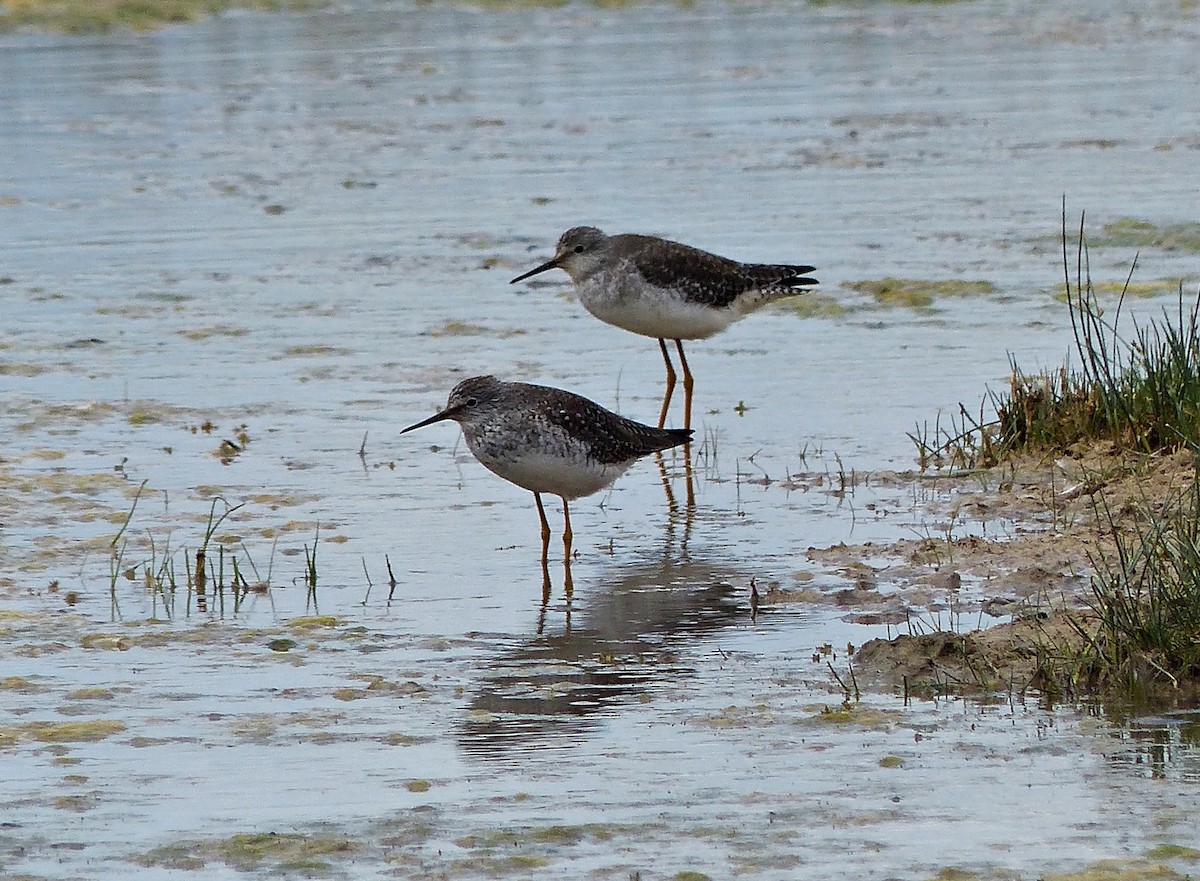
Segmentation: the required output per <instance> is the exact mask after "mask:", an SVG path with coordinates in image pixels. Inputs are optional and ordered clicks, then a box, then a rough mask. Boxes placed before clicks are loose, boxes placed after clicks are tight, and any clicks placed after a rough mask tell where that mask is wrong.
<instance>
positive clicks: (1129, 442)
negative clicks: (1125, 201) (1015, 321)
mask: <svg viewBox="0 0 1200 881" xmlns="http://www.w3.org/2000/svg"><path fill="white" fill-rule="evenodd" d="M1110 227H1111V225H1110ZM1105 230H1106V232H1110V228H1109V227H1106V228H1105ZM1062 239H1063V269H1064V276H1065V282H1066V291H1067V306H1068V309H1069V311H1070V319H1071V327H1072V330H1073V333H1074V343H1075V355H1076V356H1077V358H1078V362H1079V363H1078V366H1072V365H1069V364H1068V365H1064V366H1063V367H1061V368H1059V369H1057V370H1054V371H1043V372H1041V373H1039V374H1035V375H1029V374H1025V373H1022V372H1021V370H1020V369H1019V368H1018V366H1017V365H1016V363H1015V361H1014V362H1013V363H1012V378H1011V381H1010V384H1009V387H1008V389H1007V390H1005V391H1003V392H992V393H990V394H989V395H988V397H987V398H986V399H985V400H984V401H983V403H982V404H981V405H980V408H979V412H980V414H981V415H980V417H979V418H978V419H976V418H973V417H972V416H971V415H970V414H969V413H968V411H967V409H966V408H965V407H962V406H960V410H959V415H958V417H957V418H955V419H952V420H951V424H950V427H949V428H944V427H943V426H942V425H941V424H940V422H939V423H938V424H936V425H935V426H934V427H933V428H932V429H930V428H929V427H928V426H922V427H919V428H918V430H917V432H916V433H914V434H913V435H911V437H912V439H913V441H914V443H915V444H916V446H917V449H918V454H919V457H920V461H921V465H922V467H923V468H927V467H929V466H931V465H933V466H938V467H949V468H950V469H951V470H954V469H980V468H990V467H993V466H996V465H999V464H1005V463H1011V462H1012V461H1014V460H1017V459H1019V458H1021V457H1029V456H1032V457H1045V456H1051V457H1066V458H1072V459H1080V460H1083V459H1084V458H1085V453H1086V452H1087V451H1094V450H1096V449H1102V450H1104V451H1105V453H1104V457H1103V464H1100V465H1097V464H1095V463H1093V464H1090V465H1084V466H1083V467H1084V470H1085V474H1086V476H1085V480H1084V481H1083V482H1082V483H1081V484H1080V485H1079V487H1077V488H1074V489H1073V490H1072V492H1077V494H1082V495H1085V496H1088V497H1090V499H1091V503H1092V509H1093V512H1094V514H1095V518H1094V519H1095V522H1096V523H1097V525H1098V527H1099V536H1098V538H1096V539H1095V540H1094V541H1091V542H1090V543H1089V547H1088V549H1087V554H1088V557H1089V559H1090V561H1091V563H1092V568H1093V570H1094V573H1095V574H1094V575H1093V576H1092V578H1091V595H1090V596H1089V597H1088V599H1087V603H1086V605H1087V609H1086V611H1084V612H1082V613H1079V614H1075V615H1073V616H1072V619H1071V620H1072V630H1073V633H1074V638H1072V639H1070V640H1065V641H1064V640H1057V641H1055V644H1053V645H1049V644H1048V645H1047V646H1046V652H1045V654H1046V660H1045V663H1044V664H1043V665H1042V668H1041V670H1040V671H1039V674H1040V676H1041V678H1042V679H1043V680H1044V681H1045V682H1046V683H1048V684H1049V686H1050V687H1051V689H1052V690H1053V689H1054V688H1060V689H1062V690H1063V691H1067V692H1074V691H1076V690H1077V689H1078V688H1081V687H1082V688H1113V687H1115V688H1117V689H1119V690H1121V691H1122V692H1124V693H1126V694H1128V693H1129V692H1130V690H1133V691H1134V692H1141V691H1143V690H1145V689H1147V688H1151V689H1152V688H1153V687H1154V686H1157V685H1162V684H1168V685H1170V686H1172V687H1178V686H1181V685H1184V684H1189V685H1190V684H1195V683H1197V682H1200V638H1198V636H1197V634H1200V479H1198V478H1197V473H1196V461H1197V457H1200V298H1197V299H1195V300H1193V301H1191V302H1190V303H1188V302H1186V301H1185V298H1184V295H1183V290H1182V287H1181V288H1180V290H1179V299H1178V306H1177V307H1176V308H1175V309H1174V310H1167V311H1164V313H1163V315H1162V316H1161V318H1159V319H1152V320H1150V321H1148V322H1138V321H1136V320H1132V321H1130V322H1129V323H1130V325H1131V329H1130V330H1129V331H1127V332H1124V331H1122V330H1121V329H1120V317H1121V310H1122V305H1123V303H1124V299H1125V294H1126V292H1127V291H1128V289H1129V285H1130V283H1131V279H1132V276H1133V270H1134V268H1136V265H1137V260H1136V258H1135V259H1134V264H1133V267H1132V268H1131V269H1130V272H1129V277H1128V278H1127V279H1126V283H1125V286H1124V287H1123V288H1122V292H1121V296H1120V298H1119V299H1118V302H1117V305H1116V311H1115V314H1114V315H1113V317H1112V319H1111V321H1110V320H1108V319H1107V318H1106V317H1105V315H1104V311H1103V310H1102V309H1101V307H1100V305H1099V303H1098V301H1097V295H1096V288H1095V286H1094V285H1093V283H1092V279H1091V274H1090V270H1089V267H1088V240H1087V238H1086V236H1085V234H1084V225H1083V220H1082V219H1081V221H1080V227H1079V233H1078V245H1077V248H1076V252H1075V255H1074V261H1072V260H1071V259H1070V257H1069V254H1068V246H1067V242H1068V237H1067V229H1066V216H1065V213H1064V217H1063V236H1062ZM989 409H991V410H992V411H994V412H995V418H994V419H991V420H986V419H985V418H984V417H983V415H982V414H984V413H985V412H987V410H989ZM1169 457H1171V458H1174V459H1175V460H1177V461H1180V462H1182V463H1184V468H1183V470H1182V471H1181V472H1180V474H1179V476H1178V478H1177V479H1173V480H1171V481H1168V483H1167V484H1166V485H1167V489H1166V490H1165V491H1163V490H1160V491H1158V492H1157V495H1156V494H1155V492H1154V491H1152V490H1150V489H1148V488H1147V487H1148V486H1149V484H1148V483H1147V482H1146V475H1147V474H1148V473H1150V472H1151V470H1152V469H1154V468H1155V467H1157V466H1158V465H1160V464H1161V463H1164V462H1165V461H1166V460H1167V458H1169ZM1180 457H1182V459H1180ZM1118 482H1120V483H1123V485H1124V487H1125V488H1126V492H1125V494H1124V495H1123V496H1118V495H1117V494H1116V493H1115V492H1114V491H1113V488H1112V487H1113V486H1115V485H1116V484H1117V483H1118ZM1164 492H1165V495H1164ZM1058 498H1062V496H1059V497H1058Z"/></svg>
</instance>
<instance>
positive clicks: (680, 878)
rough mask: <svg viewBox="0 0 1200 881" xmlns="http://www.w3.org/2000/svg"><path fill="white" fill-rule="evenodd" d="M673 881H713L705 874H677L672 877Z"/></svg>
mask: <svg viewBox="0 0 1200 881" xmlns="http://www.w3.org/2000/svg"><path fill="white" fill-rule="evenodd" d="M671 881H712V879H711V878H710V877H709V876H708V875H705V874H704V873H703V872H690V871H686V872H676V873H675V874H674V875H672V876H671Z"/></svg>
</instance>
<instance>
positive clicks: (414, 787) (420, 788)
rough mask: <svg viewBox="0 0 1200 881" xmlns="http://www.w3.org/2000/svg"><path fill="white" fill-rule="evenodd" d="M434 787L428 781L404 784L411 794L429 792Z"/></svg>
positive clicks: (414, 781)
mask: <svg viewBox="0 0 1200 881" xmlns="http://www.w3.org/2000/svg"><path fill="white" fill-rule="evenodd" d="M432 786H433V784H432V783H430V782H429V781H428V780H409V781H408V782H407V783H405V784H404V788H405V789H407V790H408V791H409V792H428V791H429V790H430V789H431V788H432Z"/></svg>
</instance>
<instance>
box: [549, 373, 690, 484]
mask: <svg viewBox="0 0 1200 881" xmlns="http://www.w3.org/2000/svg"><path fill="white" fill-rule="evenodd" d="M530 388H532V389H537V390H539V392H540V393H539V394H538V395H537V398H538V400H537V404H536V407H537V409H538V410H539V411H540V412H541V414H542V415H544V416H545V417H546V419H547V421H548V422H550V423H551V424H553V425H556V426H558V427H559V428H561V429H562V430H563V431H565V432H566V433H567V434H569V435H571V437H573V438H575V439H576V440H578V441H579V442H580V443H582V444H584V445H586V446H587V448H588V451H589V455H590V456H591V457H592V458H593V459H595V460H596V461H597V462H599V463H600V464H602V465H617V464H621V463H628V462H632V461H633V460H635V459H640V458H641V457H642V456H648V455H650V454H651V453H657V452H658V451H660V450H667V449H670V448H671V447H677V446H679V445H680V444H685V443H687V442H688V441H690V440H691V439H692V430H691V429H690V428H654V427H652V426H649V425H643V424H642V423H640V422H634V421H633V420H632V419H626V418H625V417H624V416H620V415H618V414H616V413H613V412H612V411H611V410H606V409H605V408H603V407H601V406H600V405H599V404H596V403H594V402H592V401H589V400H588V399H587V398H585V397H582V396H580V395H576V394H572V393H571V392H565V391H562V390H561V389H550V388H546V387H544V386H531V387H530ZM547 392H548V393H549V394H547Z"/></svg>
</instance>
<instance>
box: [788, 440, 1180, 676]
mask: <svg viewBox="0 0 1200 881" xmlns="http://www.w3.org/2000/svg"><path fill="white" fill-rule="evenodd" d="M1194 476H1195V459H1194V457H1193V456H1192V455H1191V454H1190V453H1187V452H1178V453H1174V454H1170V455H1161V456H1151V457H1133V456H1130V455H1128V454H1121V453H1120V452H1119V451H1117V450H1115V449H1113V448H1112V447H1111V446H1109V445H1099V446H1097V445H1093V446H1087V447H1082V446H1081V447H1079V448H1077V449H1075V450H1073V451H1072V453H1071V454H1070V455H1067V456H1062V457H1057V458H1054V459H1034V458H1026V459H1024V460H1021V461H1019V462H1014V463H1010V464H1008V465H1006V466H1003V467H998V468H994V469H990V470H987V471H980V472H976V473H972V474H969V475H962V476H958V477H946V478H935V479H936V480H938V481H942V482H943V483H945V482H950V483H952V484H956V486H955V491H954V492H950V493H946V492H945V489H946V487H945V486H944V485H943V486H942V487H941V489H942V491H943V492H942V496H941V498H942V499H943V501H941V502H938V503H935V504H934V505H932V506H931V508H932V512H933V513H934V514H935V515H936V516H937V517H939V518H940V519H938V520H937V521H936V526H932V527H930V529H929V530H928V532H929V534H927V535H925V536H923V537H919V538H914V539H902V540H900V541H896V542H894V543H890V544H883V545H877V544H872V543H870V542H867V543H864V544H860V545H848V544H844V543H841V544H837V545H834V546H831V547H827V548H812V549H810V550H809V553H808V557H809V559H810V560H813V561H818V562H822V563H824V564H826V565H828V566H831V567H833V568H834V569H835V570H836V571H837V572H838V573H839V574H840V575H842V576H844V577H846V578H849V579H851V580H852V586H850V587H846V588H843V589H840V590H837V591H833V592H821V591H818V590H815V589H810V588H805V587H800V588H798V589H792V590H789V589H782V588H774V589H773V590H772V591H771V592H770V593H769V600H770V601H772V602H780V603H787V602H805V603H820V604H826V605H833V606H835V607H838V608H843V609H845V610H846V617H847V618H848V620H852V621H854V622H856V623H863V624H881V623H882V624H887V625H891V626H894V628H895V630H896V636H895V637H894V638H882V639H873V640H870V641H868V642H867V643H865V644H864V645H863V646H861V647H860V648H859V649H858V651H857V652H856V653H855V654H854V657H853V663H854V665H855V668H856V674H857V675H858V676H859V677H861V678H862V679H864V680H866V681H867V682H870V683H873V684H876V685H880V686H883V687H887V688H893V689H896V688H899V689H904V690H905V691H906V692H913V693H947V692H953V693H961V692H963V691H978V690H985V691H992V690H1000V691H1010V692H1011V691H1016V692H1021V693H1024V692H1025V691H1026V690H1027V689H1038V690H1049V691H1051V692H1057V691H1061V690H1062V689H1063V688H1064V685H1070V684H1072V683H1064V682H1063V681H1062V678H1063V677H1062V674H1063V671H1064V670H1065V669H1067V668H1069V667H1070V666H1071V665H1072V664H1073V663H1074V659H1076V658H1078V656H1079V655H1080V653H1081V652H1083V651H1084V650H1085V649H1086V648H1087V647H1088V646H1089V644H1090V643H1091V641H1092V640H1094V639H1095V635H1096V632H1097V624H1098V621H1097V617H1096V615H1095V614H1094V612H1093V611H1092V604H1093V603H1094V600H1095V595H1094V593H1093V576H1094V574H1095V573H1096V571H1097V567H1103V566H1105V565H1106V564H1107V563H1111V562H1113V561H1114V556H1115V554H1116V548H1115V540H1114V531H1115V530H1121V531H1125V530H1131V529H1135V528H1137V527H1138V526H1139V525H1140V524H1144V523H1145V522H1146V520H1147V518H1149V517H1151V516H1153V515H1154V514H1156V513H1158V512H1160V511H1161V510H1162V509H1163V508H1164V506H1166V505H1168V504H1169V503H1170V501H1171V500H1172V499H1173V498H1175V497H1177V496H1178V494H1179V493H1180V492H1181V491H1182V490H1184V489H1185V488H1186V487H1188V486H1189V485H1190V484H1191V483H1192V481H1193V480H1194ZM945 499H949V500H950V501H949V502H948V503H947V502H946V501H944V500H945ZM964 512H970V516H971V517H972V518H976V519H987V518H991V519H992V520H995V521H997V522H1003V523H1004V524H1006V525H1005V527H1004V528H1001V529H995V530H993V533H992V535H990V536H989V535H987V534H984V535H969V536H956V535H955V529H956V527H957V526H958V525H959V524H960V523H961V522H962V518H963V516H964Z"/></svg>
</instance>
